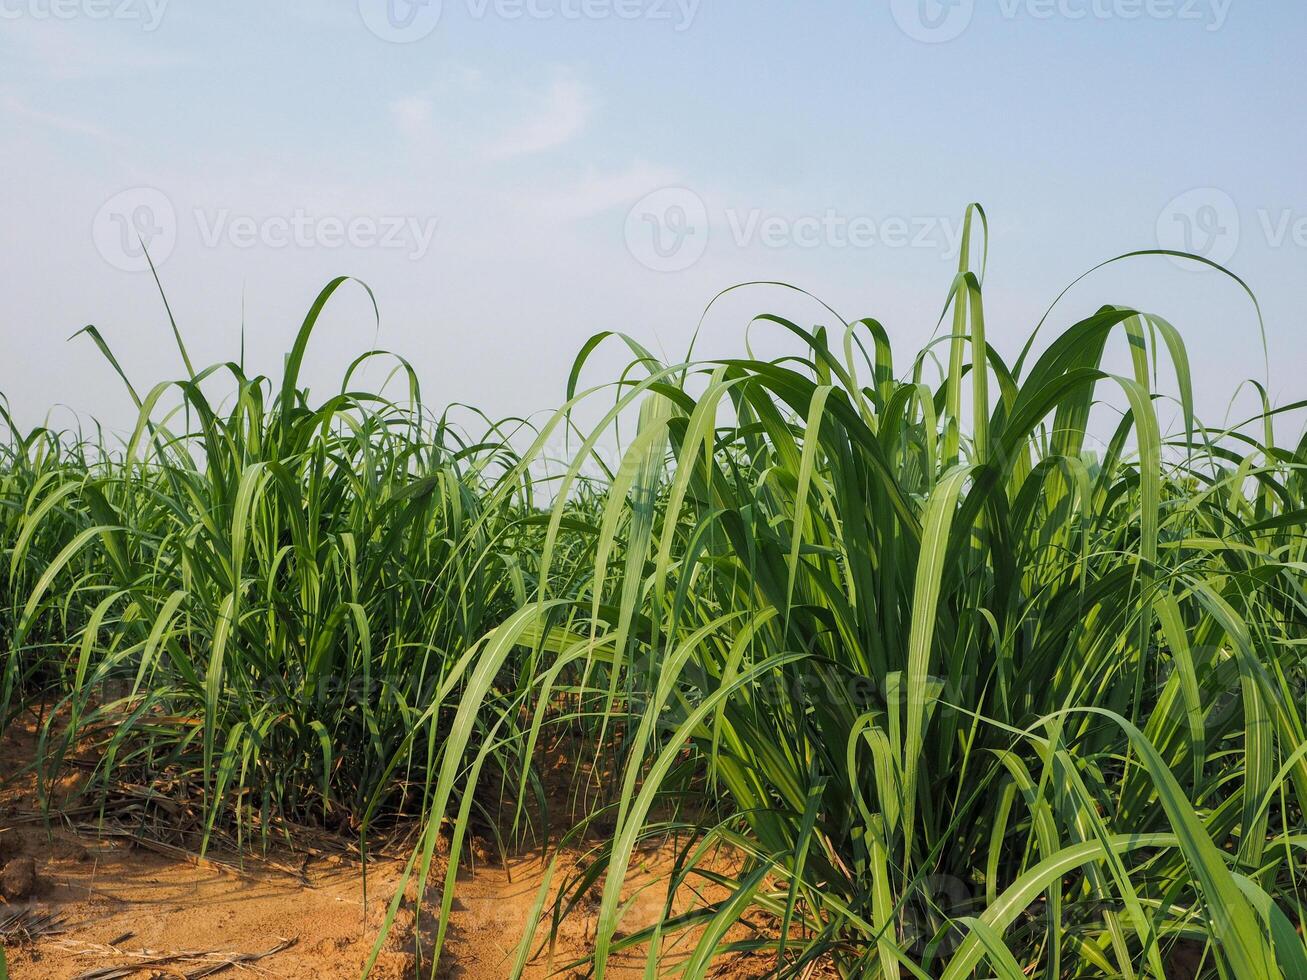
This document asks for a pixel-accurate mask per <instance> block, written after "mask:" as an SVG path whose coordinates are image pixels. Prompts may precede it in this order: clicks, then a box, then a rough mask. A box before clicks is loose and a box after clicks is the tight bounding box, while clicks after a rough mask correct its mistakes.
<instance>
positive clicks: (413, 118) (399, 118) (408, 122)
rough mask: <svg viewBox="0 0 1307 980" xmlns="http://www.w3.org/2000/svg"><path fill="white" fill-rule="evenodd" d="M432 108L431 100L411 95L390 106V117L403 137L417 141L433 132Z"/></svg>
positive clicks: (397, 100)
mask: <svg viewBox="0 0 1307 980" xmlns="http://www.w3.org/2000/svg"><path fill="white" fill-rule="evenodd" d="M432 108H433V107H432V103H431V100H430V99H426V98H423V97H421V96H417V95H409V96H405V97H404V98H402V99H396V100H395V101H394V102H392V103H391V104H390V115H391V118H392V119H393V120H394V121H395V128H396V129H398V130H399V132H400V134H401V135H403V136H405V137H407V138H408V139H417V138H419V137H422V136H426V135H427V134H428V133H430V131H431V114H432Z"/></svg>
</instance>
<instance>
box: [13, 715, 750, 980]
mask: <svg viewBox="0 0 1307 980" xmlns="http://www.w3.org/2000/svg"><path fill="white" fill-rule="evenodd" d="M30 734H31V733H30V732H29V733H23V732H19V733H15V734H12V735H11V736H10V737H8V738H7V739H6V740H5V745H3V746H0V779H2V778H3V777H4V776H5V775H6V774H11V773H14V772H16V771H17V770H18V768H20V766H19V765H18V762H19V760H20V759H22V760H23V762H24V764H25V762H26V760H30V758H31V755H30V753H31V752H32V751H34V744H35V742H34V738H31V737H30ZM34 803H35V801H34V798H33V796H32V792H31V784H30V781H29V780H18V781H14V780H12V779H11V780H10V781H9V782H8V785H7V786H5V787H0V866H8V865H6V864H5V862H8V864H9V865H13V866H15V867H18V866H19V865H21V864H23V863H24V862H27V861H29V860H30V863H31V867H32V869H33V870H34V871H35V873H36V883H35V887H34V890H33V891H32V892H31V894H30V895H26V896H22V897H12V898H11V899H10V900H9V901H3V900H0V925H2V924H3V922H4V920H5V918H6V916H8V915H12V914H14V913H16V912H20V911H23V910H27V911H28V914H29V915H32V916H36V917H38V919H37V921H38V922H39V921H40V920H39V917H40V916H45V915H53V916H55V917H57V919H58V930H59V931H57V932H47V933H45V934H40V933H41V932H42V930H41V929H40V928H38V929H37V930H36V931H37V932H38V935H36V936H33V937H22V936H10V937H9V938H7V939H6V940H5V948H6V952H7V955H8V957H9V972H10V976H11V978H12V980H72V978H76V977H84V976H85V975H86V974H88V973H92V972H93V971H101V970H105V971H108V970H110V968H121V969H125V970H126V969H127V968H129V967H130V968H132V969H131V970H128V972H125V973H114V972H108V973H106V974H104V975H103V976H102V977H98V978H97V980H117V978H128V980H163V978H169V980H174V978H178V977H187V978H195V980H198V978H199V977H201V976H205V975H208V974H205V973H204V971H205V970H206V969H208V968H211V967H215V966H220V965H221V964H222V963H223V962H224V960H230V959H233V958H236V957H238V956H242V955H257V954H264V953H268V952H269V951H271V950H274V949H277V948H278V947H280V946H282V945H283V944H286V943H290V944H292V945H289V946H288V947H286V948H282V949H279V950H278V951H276V952H272V953H271V955H267V956H266V957H264V958H262V959H258V960H256V961H251V962H247V963H243V964H241V966H240V967H239V968H227V969H224V970H221V971H219V972H218V973H216V974H214V975H217V976H230V977H269V978H284V980H299V978H304V980H310V978H311V980H336V978H340V980H357V978H358V977H359V976H360V973H361V971H362V967H363V964H364V963H365V962H366V960H367V957H368V955H369V954H370V952H371V950H372V946H373V943H374V941H375V938H376V936H377V934H378V931H379V928H380V926H381V924H382V921H383V919H384V916H385V910H386V906H387V904H388V902H389V901H390V899H391V898H393V896H394V895H395V894H396V892H397V890H398V883H399V881H400V876H401V873H402V870H403V862H402V861H401V860H400V857H399V856H398V855H390V856H383V857H381V858H378V859H374V860H373V861H370V862H369V865H368V875H367V897H366V900H365V898H364V889H363V874H362V868H361V866H360V865H359V864H358V863H357V862H356V861H355V860H354V859H353V858H352V857H350V856H348V855H345V854H333V853H322V852H321V851H320V850H319V851H318V852H317V853H316V854H314V855H312V856H307V855H306V854H304V853H298V854H295V855H291V854H276V855H273V856H272V857H273V860H272V862H271V863H265V862H262V861H253V860H249V859H247V860H246V861H245V862H244V867H243V868H241V867H240V865H241V862H240V859H239V858H237V857H235V856H233V855H228V854H223V853H221V852H217V853H214V854H212V855H211V858H212V860H209V861H205V862H199V861H197V860H196V859H194V858H193V857H191V856H189V855H186V854H185V853H170V852H167V851H166V849H164V852H163V853H161V852H160V849H159V848H158V847H157V846H155V845H152V846H151V847H148V848H147V847H142V846H140V845H139V844H137V843H135V842H133V841H131V840H127V839H123V838H114V837H108V838H106V837H96V836H94V835H91V834H88V833H85V832H80V833H79V832H78V830H77V828H76V827H72V828H69V827H66V826H56V827H55V828H53V830H52V832H51V833H47V830H46V828H45V827H44V826H43V824H42V823H41V822H40V820H39V819H37V818H35V817H34V816H33V815H32V811H33V810H34V809H35V806H34ZM673 855H674V848H673V846H672V845H671V844H667V845H664V846H662V847H659V848H656V849H653V850H649V851H646V852H643V853H641V854H638V855H637V861H636V863H635V865H634V866H633V874H632V876H631V877H630V880H629V882H628V887H627V889H626V892H625V895H626V897H628V898H630V899H633V900H632V901H631V903H630V907H629V909H628V912H627V913H626V916H625V917H624V919H623V923H624V924H628V923H629V924H631V925H637V924H644V923H648V922H652V921H655V920H656V919H657V918H658V917H659V916H660V915H661V912H662V908H663V902H664V899H665V895H666V891H665V887H661V886H660V882H661V881H662V880H663V876H664V875H665V873H666V871H667V869H668V867H669V866H670V864H671V861H672V858H673ZM578 857H579V855H578V854H576V853H567V854H564V855H563V856H562V858H560V860H559V865H558V866H559V869H560V870H559V871H558V876H561V875H562V874H563V873H565V869H566V868H567V866H568V865H569V864H574V863H575V861H576V859H577V858H578ZM543 874H544V862H543V861H542V860H540V859H539V858H538V857H536V856H531V855H527V856H521V857H517V858H513V859H511V860H510V861H509V862H508V865H507V866H506V867H500V866H496V865H494V864H489V865H486V864H483V865H482V866H480V867H478V868H477V869H476V871H475V873H472V872H465V873H463V874H462V875H461V881H460V883H459V887H458V891H457V894H456V899H455V904H454V911H453V914H452V916H451V919H450V927H449V938H448V941H447V947H446V953H445V955H444V956H443V957H442V963H441V967H440V971H439V973H438V974H437V975H438V976H442V977H451V978H453V977H457V978H463V980H503V978H505V977H506V976H508V974H509V972H510V970H511V967H512V963H513V961H514V958H515V955H516V951H517V946H518V943H519V942H520V939H521V936H522V934H523V931H524V929H525V927H526V925H527V923H528V921H529V919H530V915H531V911H532V908H533V906H534V903H535V901H536V899H537V895H538V892H539V888H540V885H541V881H542V879H543ZM554 884H555V886H556V885H557V878H556V879H555V882H554ZM428 894H429V895H432V894H433V892H432V891H429V892H428ZM414 896H415V888H414V886H413V885H411V884H410V885H409V887H408V889H407V891H406V895H405V898H404V899H403V900H402V902H401V908H400V912H399V915H398V918H397V920H396V926H395V928H394V929H393V931H392V934H391V936H390V937H389V939H388V940H387V943H386V945H385V947H384V949H383V951H382V953H381V955H380V958H379V959H378V961H377V965H376V967H375V969H374V971H373V973H372V976H373V977H375V978H377V980H407V978H410V977H415V976H417V975H418V974H417V973H416V971H415V960H416V957H415V954H414V952H413V951H414V948H415V942H414V937H415V934H418V935H420V936H422V937H423V938H424V939H429V937H430V933H431V931H432V930H431V922H432V919H431V916H430V915H429V914H428V913H425V912H424V916H423V919H422V921H421V922H415V916H414V909H415V902H414V901H413V898H414ZM678 906H679V907H680V908H684V907H685V905H684V904H682V903H678ZM596 907H597V902H594V901H590V902H588V904H585V905H584V906H583V907H581V908H580V909H578V910H577V912H576V913H574V914H572V915H570V916H568V917H567V918H566V919H565V920H564V921H563V923H562V925H561V927H560V930H559V935H558V938H557V943H556V946H555V948H554V950H553V959H552V964H551V963H549V962H548V960H547V957H546V956H543V955H542V956H540V957H538V958H537V959H536V960H534V961H533V963H532V965H531V966H530V967H529V969H528V972H527V976H528V977H530V978H533V980H534V978H541V977H545V976H550V975H562V976H573V975H574V976H577V977H580V976H583V975H584V973H583V972H575V973H573V971H571V970H566V971H564V972H563V973H561V974H558V972H557V971H558V970H559V969H560V968H562V967H564V966H565V965H566V964H568V963H569V962H571V961H573V960H576V959H580V958H582V957H584V956H585V955H586V954H587V953H589V952H590V951H591V949H592V944H593V937H594V931H595V924H596V915H595V911H596ZM547 928H548V924H547V923H546V924H545V927H544V928H542V929H541V931H540V932H539V933H538V940H537V941H538V942H539V941H541V940H543V939H544V938H545V936H546V934H547ZM689 945H691V944H690V941H689V940H688V939H685V940H683V941H682V942H680V943H675V942H668V943H667V944H666V945H665V947H664V955H665V956H667V957H671V956H676V955H677V954H684V953H685V952H686V951H687V946H689ZM533 952H534V950H533ZM180 954H188V955H180ZM170 957H171V959H169V958H170ZM762 963H763V961H757V960H755V961H752V962H751V963H750V962H744V961H731V962H724V963H722V964H721V965H720V967H719V968H718V970H717V972H716V973H715V974H714V975H715V976H718V977H723V978H726V977H729V978H746V977H753V976H758V975H760V973H761V972H762V969H763V965H762ZM614 965H615V967H616V969H614V970H612V971H610V975H611V976H615V977H619V978H624V977H637V976H643V969H644V952H643V951H642V950H637V951H635V952H633V953H630V954H627V955H626V956H619V957H618V958H617V960H616V961H615V963H614ZM421 975H422V976H428V975H429V973H428V972H427V971H425V970H424V971H423V972H422V974H421ZM88 980H89V978H88Z"/></svg>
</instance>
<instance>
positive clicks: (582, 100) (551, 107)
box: [486, 78, 594, 160]
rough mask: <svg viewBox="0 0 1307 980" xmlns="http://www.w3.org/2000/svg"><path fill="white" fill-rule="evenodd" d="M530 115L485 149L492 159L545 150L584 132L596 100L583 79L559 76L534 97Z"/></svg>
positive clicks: (560, 144)
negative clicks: (581, 80)
mask: <svg viewBox="0 0 1307 980" xmlns="http://www.w3.org/2000/svg"><path fill="white" fill-rule="evenodd" d="M535 101H536V105H535V106H534V107H533V108H532V111H531V114H530V117H529V118H528V119H526V120H525V121H523V122H521V123H519V124H517V125H516V126H511V127H509V128H508V129H507V130H506V131H505V132H503V133H501V134H500V135H499V137H498V138H496V139H495V140H493V141H492V142H491V143H490V145H489V146H488V147H487V148H486V155H487V156H489V157H490V158H491V159H495V160H503V159H507V158H510V157H517V156H524V155H527V154H531V153H542V152H544V151H545V150H552V149H554V148H555V147H559V146H562V145H563V144H565V143H568V142H570V141H571V140H572V139H574V138H575V137H577V136H578V135H580V134H581V132H582V131H583V130H584V129H585V127H586V123H588V122H589V120H590V116H591V114H592V113H593V111H594V99H593V98H592V97H591V94H590V91H589V89H587V88H586V86H585V85H583V84H582V83H581V82H579V81H576V80H575V79H570V78H560V79H557V80H555V81H554V82H552V83H551V84H550V86H549V88H548V89H547V90H546V91H545V92H543V93H542V94H541V96H540V97H539V98H538V99H537V100H535Z"/></svg>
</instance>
